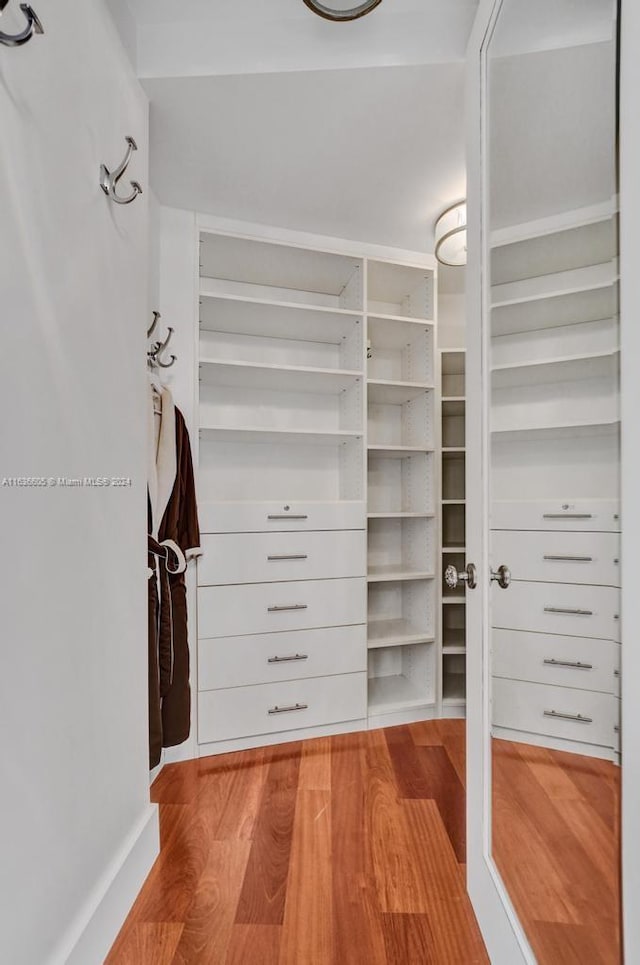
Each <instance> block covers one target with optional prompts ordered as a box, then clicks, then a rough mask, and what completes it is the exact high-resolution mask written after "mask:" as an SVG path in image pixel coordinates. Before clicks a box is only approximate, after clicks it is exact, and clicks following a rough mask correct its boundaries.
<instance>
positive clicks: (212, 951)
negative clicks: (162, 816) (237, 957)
mask: <svg viewBox="0 0 640 965" xmlns="http://www.w3.org/2000/svg"><path fill="white" fill-rule="evenodd" d="M250 847H251V843H250V842H249V841H213V842H212V844H211V847H210V850H209V855H208V859H207V864H206V867H205V868H204V870H203V872H202V874H201V875H200V879H199V881H198V889H197V893H196V895H195V897H194V900H193V902H192V903H191V905H190V907H189V909H188V911H187V914H186V916H185V924H184V928H183V931H182V934H181V936H180V941H179V943H178V946H177V948H176V952H175V956H174V958H173V965H193V963H194V962H197V963H198V965H220V963H221V962H224V960H225V957H226V953H227V947H228V945H229V941H230V938H231V931H232V928H233V920H234V912H235V907H236V904H237V901H238V897H239V895H240V889H241V888H242V882H243V878H244V873H245V869H246V866H247V861H248V859H249V850H250Z"/></svg>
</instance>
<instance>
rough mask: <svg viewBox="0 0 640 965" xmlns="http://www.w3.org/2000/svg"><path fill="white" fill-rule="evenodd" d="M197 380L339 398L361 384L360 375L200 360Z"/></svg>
mask: <svg viewBox="0 0 640 965" xmlns="http://www.w3.org/2000/svg"><path fill="white" fill-rule="evenodd" d="M200 377H201V380H202V381H203V382H206V383H210V384H212V385H221V386H228V387H231V388H249V389H266V390H269V391H290V392H309V393H314V394H318V395H320V394H323V393H331V394H334V395H339V394H340V393H341V392H344V391H346V390H347V389H350V388H351V387H352V386H353V385H355V384H356V383H357V382H359V381H361V380H362V378H363V373H362V372H358V371H355V370H346V371H345V370H343V371H340V370H336V369H319V368H311V367H307V366H295V365H268V364H264V363H253V362H231V361H227V360H226V359H225V360H222V359H209V358H201V359H200Z"/></svg>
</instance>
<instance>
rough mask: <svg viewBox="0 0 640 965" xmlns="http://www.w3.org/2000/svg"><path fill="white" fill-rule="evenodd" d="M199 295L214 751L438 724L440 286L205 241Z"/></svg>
mask: <svg viewBox="0 0 640 965" xmlns="http://www.w3.org/2000/svg"><path fill="white" fill-rule="evenodd" d="M199 284H200V298H199V418H200V426H199V428H200V433H199V436H200V439H199V499H200V515H201V528H202V531H203V536H202V540H203V547H204V549H205V554H204V556H203V557H202V559H201V560H200V561H199V564H198V620H197V623H198V660H197V677H198V715H197V717H198V742H199V745H200V753H203V754H209V753H220V752H224V751H226V750H232V749H237V748H242V747H249V746H255V745H259V744H262V743H277V742H280V741H287V740H294V739H297V738H299V737H305V736H313V735H317V734H330V733H339V732H342V731H347V730H356V729H362V728H366V727H367V726H379V723H380V722H381V721H383V720H391V721H396V722H400V721H401V720H414V719H417V718H419V717H423V716H433V715H434V713H435V697H436V694H435V680H436V674H435V663H434V646H435V640H436V637H437V613H436V596H437V594H436V584H435V580H436V570H437V567H436V556H437V552H436V550H437V540H438V533H437V525H436V524H437V520H436V508H437V506H436V491H435V483H434V478H435V474H434V459H435V445H436V433H435V431H434V405H435V382H434V375H435V372H434V352H435V320H434V317H433V270H432V269H431V268H425V267H419V266H412V265H405V264H399V263H395V262H390V261H384V260H377V259H371V258H368V257H365V256H362V257H357V256H354V255H352V254H341V253H339V252H335V251H321V250H316V249H311V248H306V247H300V246H298V245H295V244H289V243H287V244H284V243H281V242H279V241H273V240H258V239H253V238H246V237H235V236H230V235H227V234H222V233H218V232H216V231H213V230H208V229H207V230H201V232H200V279H199ZM367 328H368V334H367ZM367 342H369V346H370V347H369V351H367ZM367 356H369V357H368V358H367Z"/></svg>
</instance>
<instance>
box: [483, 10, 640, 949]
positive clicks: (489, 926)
mask: <svg viewBox="0 0 640 965" xmlns="http://www.w3.org/2000/svg"><path fill="white" fill-rule="evenodd" d="M502 3H503V0H480V4H479V8H478V13H477V15H476V20H475V23H474V27H473V30H472V33H471V37H470V40H469V45H468V49H467V91H466V94H467V98H466V105H467V178H468V188H467V221H468V228H467V231H468V263H467V393H466V394H467V409H466V411H467V426H466V429H467V490H466V491H467V532H468V535H467V559H468V560H472V561H473V562H474V563H476V566H477V568H478V573H479V577H480V578H479V582H478V587H477V589H476V590H475V591H473V592H471V593H468V595H467V842H468V845H467V850H468V855H467V886H468V890H469V895H470V897H471V901H472V903H473V906H474V909H475V912H476V916H477V918H478V923H479V925H480V929H481V931H482V934H483V938H484V940H485V943H486V945H487V949H488V951H489V955H490V957H491V961H492V962H493V963H494V965H520V963H535V957H534V956H533V953H532V951H531V948H530V946H529V943H528V941H527V938H526V935H525V933H524V930H523V929H522V926H521V925H520V922H519V920H518V917H517V915H516V913H515V910H514V908H513V905H512V903H511V900H510V898H509V895H508V893H507V891H506V888H505V886H504V883H503V882H502V879H501V877H500V874H499V872H498V870H497V867H496V865H495V862H494V860H493V857H492V855H491V807H490V803H491V749H490V726H489V724H490V707H489V693H490V689H489V685H490V662H489V645H490V641H489V634H488V619H487V617H488V608H489V591H490V586H489V580H488V576H489V562H490V561H489V508H490V507H489V493H488V467H489V439H488V431H487V430H488V426H487V419H486V413H487V412H488V404H489V381H488V379H487V377H486V373H487V371H488V369H487V366H488V357H487V356H488V352H487V348H488V346H487V344H486V339H485V337H484V334H485V325H486V322H487V319H488V317H489V315H488V310H489V293H488V286H487V285H486V283H485V279H484V278H483V274H482V266H483V264H486V258H487V254H488V237H487V235H488V232H487V225H486V220H485V218H484V217H483V205H484V199H485V198H487V197H488V191H487V188H488V183H487V170H486V165H485V163H484V159H485V158H486V156H487V154H486V123H485V116H484V105H485V104H486V93H487V91H486V44H487V42H488V39H489V38H490V36H491V33H492V31H493V28H494V26H495V22H496V19H497V17H498V15H499V13H500V9H501V7H502ZM620 7H621V10H620V53H619V56H620V61H621V67H620V142H619V144H620V183H619V195H620V343H621V390H620V393H621V396H620V405H621V418H622V439H621V481H622V494H621V501H622V506H623V527H622V553H621V558H622V562H623V567H624V581H623V587H622V616H623V620H624V624H623V630H624V626H631V627H637V626H640V594H638V593H637V590H636V589H635V587H637V586H640V553H639V552H638V534H640V499H638V493H639V492H640V442H639V440H638V430H637V428H636V427H637V419H638V412H640V379H638V366H639V365H640V322H639V321H638V320H639V319H640V273H638V271H637V260H638V256H639V255H640V178H639V177H638V174H637V172H638V171H639V170H640V112H638V110H637V95H636V92H637V91H638V90H639V89H640V4H638V3H633V2H631V0H621V3H620ZM627 493H628V494H629V498H627ZM622 668H623V672H622V750H623V755H624V766H623V770H622V805H621V811H622V813H621V827H622V848H621V851H622V855H621V857H622V934H623V947H624V959H625V961H628V962H632V961H640V861H638V848H639V847H640V819H639V817H638V816H639V815H640V714H639V713H638V712H637V709H636V708H637V703H636V701H637V697H638V693H639V692H640V647H630V646H627V649H626V651H625V650H623V659H622Z"/></svg>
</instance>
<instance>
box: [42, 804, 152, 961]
mask: <svg viewBox="0 0 640 965" xmlns="http://www.w3.org/2000/svg"><path fill="white" fill-rule="evenodd" d="M159 852H160V822H159V813H158V805H157V804H150V805H148V807H147V808H145V811H144V813H143V815H142V816H141V818H140V819H139V820H138V821H137V822H136V824H135V825H134V827H133V828H132V830H131V831H130V833H129V834H128V835H127V837H126V838H125V840H124V842H123V844H122V846H121V847H120V849H119V850H118V852H117V853H116V854H115V855H114V857H113V859H112V860H111V861H110V862H109V864H108V865H107V867H106V869H105V871H104V873H103V874H102V875H101V876H100V878H99V880H98V881H97V882H96V885H95V887H94V888H93V889H92V891H91V892H90V894H89V896H88V898H87V900H86V901H85V902H84V904H83V906H82V907H81V908H80V910H79V912H78V914H77V915H76V917H75V919H74V921H73V922H72V924H71V925H70V927H69V928H68V929H67V931H66V933H65V935H64V937H63V939H62V941H61V942H60V944H59V945H58V948H57V949H56V950H55V951H54V953H53V954H52V956H51V958H50V959H49V963H48V965H102V962H104V960H105V958H106V956H107V954H108V952H109V949H110V948H111V946H112V944H113V942H114V941H115V938H116V936H117V934H118V932H119V930H120V928H121V926H122V924H123V922H124V920H125V918H126V917H127V915H128V913H129V910H130V909H131V906H132V905H133V902H134V901H135V899H136V897H137V895H138V892H139V891H140V889H141V887H142V885H143V883H144V880H145V878H146V877H147V875H148V874H149V871H150V870H151V867H152V865H153V863H154V861H155V860H156V858H157V856H158V854H159Z"/></svg>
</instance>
